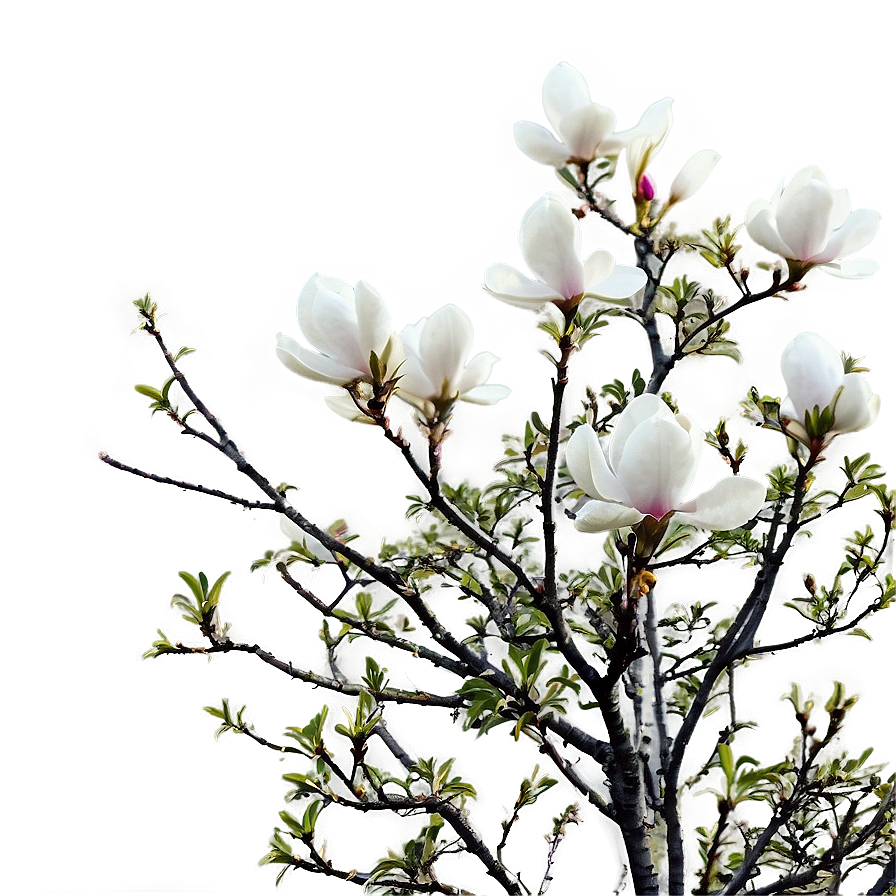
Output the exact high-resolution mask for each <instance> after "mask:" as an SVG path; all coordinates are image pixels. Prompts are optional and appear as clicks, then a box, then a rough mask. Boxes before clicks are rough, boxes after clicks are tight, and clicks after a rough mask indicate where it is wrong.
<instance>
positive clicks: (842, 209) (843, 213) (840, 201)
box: [831, 190, 851, 227]
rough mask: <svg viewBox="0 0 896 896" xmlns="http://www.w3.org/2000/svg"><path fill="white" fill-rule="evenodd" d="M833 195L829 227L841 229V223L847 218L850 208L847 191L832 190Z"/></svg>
mask: <svg viewBox="0 0 896 896" xmlns="http://www.w3.org/2000/svg"><path fill="white" fill-rule="evenodd" d="M831 192H832V193H833V194H834V209H833V211H832V212H831V225H832V226H833V227H842V226H843V222H844V221H845V220H846V219H847V218H848V217H849V210H850V208H851V205H850V201H849V190H832V191H831Z"/></svg>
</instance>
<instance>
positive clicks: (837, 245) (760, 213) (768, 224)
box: [746, 167, 880, 278]
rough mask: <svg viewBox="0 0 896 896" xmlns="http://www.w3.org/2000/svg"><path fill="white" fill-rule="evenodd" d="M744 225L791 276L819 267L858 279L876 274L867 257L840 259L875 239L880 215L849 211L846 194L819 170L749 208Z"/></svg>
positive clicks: (807, 171)
mask: <svg viewBox="0 0 896 896" xmlns="http://www.w3.org/2000/svg"><path fill="white" fill-rule="evenodd" d="M746 223H747V233H749V234H750V237H751V238H752V239H753V240H755V241H756V242H757V243H759V245H760V246H762V247H763V248H765V249H768V250H769V251H770V252H774V253H775V254H777V255H780V256H781V257H782V258H786V259H787V260H788V262H790V267H791V272H804V271H806V270H808V269H809V268H812V267H815V266H820V267H821V268H822V269H823V270H825V271H827V272H828V273H830V274H834V275H835V276H838V277H849V278H859V277H869V276H870V275H871V274H873V273H874V272H875V271H876V270H877V264H876V263H875V262H873V261H871V260H869V259H866V258H851V259H848V260H847V261H838V259H841V258H844V257H845V256H847V255H852V253H853V252H858V251H859V249H863V248H864V247H865V246H867V245H868V243H870V242H871V240H873V239H874V237H875V235H876V234H877V230H878V227H879V226H880V215H879V214H878V213H877V212H875V211H872V210H871V209H868V208H860V209H856V210H855V211H853V212H851V211H850V210H849V193H848V192H847V191H846V190H834V189H832V188H831V186H830V184H828V182H827V179H826V178H825V176H824V175H823V174H822V173H821V171H819V169H818V168H815V167H809V168H804V169H803V170H802V171H800V172H799V173H798V174H796V175H794V176H793V177H792V178H791V180H790V183H788V184H787V185H786V186H785V185H784V182H783V181H782V182H781V185H780V186H779V187H778V189H777V191H776V192H775V194H774V196H772V199H771V201H770V202H769V201H768V200H765V199H757V200H756V201H755V202H752V203H750V206H749V208H747V214H746ZM794 269H795V270H794Z"/></svg>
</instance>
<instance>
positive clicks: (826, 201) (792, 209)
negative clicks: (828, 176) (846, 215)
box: [775, 180, 834, 261]
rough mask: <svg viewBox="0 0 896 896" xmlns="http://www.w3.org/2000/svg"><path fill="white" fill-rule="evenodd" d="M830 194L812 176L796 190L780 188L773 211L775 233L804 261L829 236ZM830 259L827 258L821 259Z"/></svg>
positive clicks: (824, 186) (832, 204)
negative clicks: (782, 191)
mask: <svg viewBox="0 0 896 896" xmlns="http://www.w3.org/2000/svg"><path fill="white" fill-rule="evenodd" d="M833 210H834V195H833V192H832V191H831V188H830V187H829V186H827V184H823V183H821V182H820V181H817V180H813V181H810V182H809V183H808V184H806V185H805V186H804V187H803V188H802V189H801V190H799V191H798V192H793V191H791V189H790V187H788V189H787V190H785V191H784V195H783V196H782V197H781V201H780V202H779V203H778V208H777V211H776V214H775V223H776V224H777V227H778V234H779V235H780V237H781V239H782V240H784V242H785V243H786V244H787V246H788V248H789V249H790V251H791V254H790V255H788V256H786V257H787V258H796V259H799V260H801V261H806V260H808V259H810V258H812V256H813V255H816V254H817V253H819V252H821V250H822V249H823V248H824V247H825V246H826V245H827V243H828V240H829V239H830V236H831V229H832V228H831V214H832V212H833ZM825 260H826V261H830V259H825Z"/></svg>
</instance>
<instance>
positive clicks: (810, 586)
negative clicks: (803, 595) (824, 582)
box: [803, 572, 815, 597]
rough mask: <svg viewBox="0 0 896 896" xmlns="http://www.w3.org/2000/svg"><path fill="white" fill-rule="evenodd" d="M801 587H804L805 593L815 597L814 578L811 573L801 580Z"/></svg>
mask: <svg viewBox="0 0 896 896" xmlns="http://www.w3.org/2000/svg"><path fill="white" fill-rule="evenodd" d="M803 585H805V586H806V591H808V592H809V594H811V595H812V596H813V597H814V596H815V576H813V575H812V573H811V572H810V573H806V577H805V578H804V579H803Z"/></svg>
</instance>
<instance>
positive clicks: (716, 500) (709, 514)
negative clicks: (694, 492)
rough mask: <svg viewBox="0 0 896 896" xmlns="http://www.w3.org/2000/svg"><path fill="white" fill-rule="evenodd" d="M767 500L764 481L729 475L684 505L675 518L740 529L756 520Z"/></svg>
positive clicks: (718, 528)
mask: <svg viewBox="0 0 896 896" xmlns="http://www.w3.org/2000/svg"><path fill="white" fill-rule="evenodd" d="M764 502H765V486H764V485H762V483H761V482H757V481H756V480H755V479H747V478H746V477H743V476H729V477H728V478H727V479H722V480H721V481H720V482H717V483H716V484H715V485H714V486H713V487H712V488H711V489H710V490H709V491H707V492H704V493H703V494H702V495H698V496H697V497H696V498H695V499H694V500H693V501H689V502H688V503H687V504H686V505H683V507H682V509H680V510H678V511H677V512H676V514H675V519H676V520H677V521H678V522H681V523H689V524H690V525H692V526H699V527H700V528H701V529H712V530H713V531H723V530H727V529H737V528H738V527H739V526H743V525H744V523H748V522H749V521H750V520H751V519H753V517H754V516H756V514H757V513H759V511H760V509H761V508H762V505H763V503H764Z"/></svg>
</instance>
